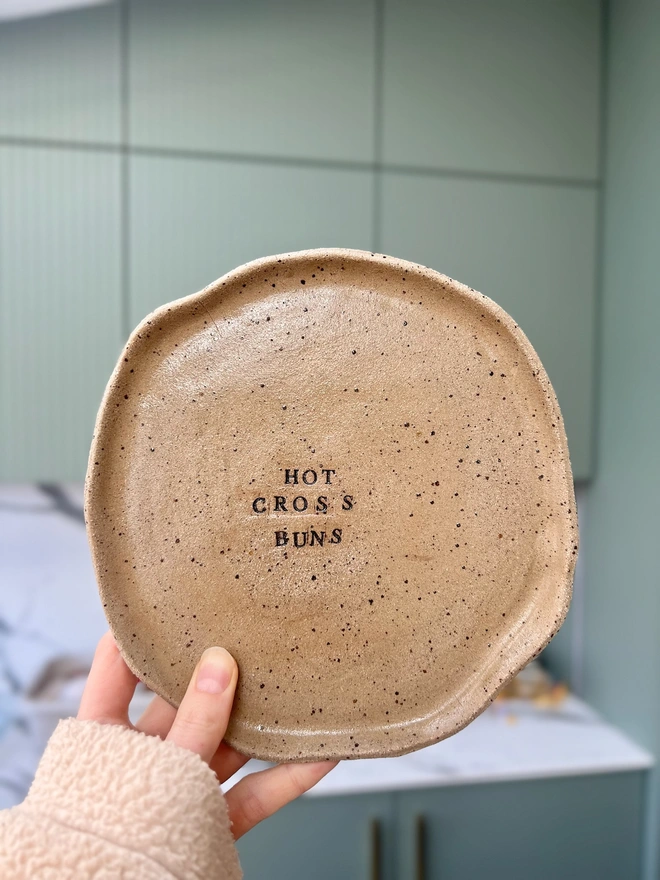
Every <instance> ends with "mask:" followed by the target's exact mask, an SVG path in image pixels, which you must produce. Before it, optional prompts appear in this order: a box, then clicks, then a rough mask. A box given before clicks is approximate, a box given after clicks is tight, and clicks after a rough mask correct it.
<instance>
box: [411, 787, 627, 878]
mask: <svg viewBox="0 0 660 880" xmlns="http://www.w3.org/2000/svg"><path fill="white" fill-rule="evenodd" d="M395 797H396V799H397V821H398V835H399V837H398V839H399V851H398V876H399V877H400V878H415V880H482V878H483V880H639V877H640V871H641V835H642V801H643V774H642V773H612V774H608V775H603V776H579V777H571V778H565V779H546V780H533V781H526V782H511V783H506V784H495V783H494V784H489V785H463V786H451V787H447V788H442V789H434V790H426V791H416V792H406V793H405V794H398V795H395Z"/></svg>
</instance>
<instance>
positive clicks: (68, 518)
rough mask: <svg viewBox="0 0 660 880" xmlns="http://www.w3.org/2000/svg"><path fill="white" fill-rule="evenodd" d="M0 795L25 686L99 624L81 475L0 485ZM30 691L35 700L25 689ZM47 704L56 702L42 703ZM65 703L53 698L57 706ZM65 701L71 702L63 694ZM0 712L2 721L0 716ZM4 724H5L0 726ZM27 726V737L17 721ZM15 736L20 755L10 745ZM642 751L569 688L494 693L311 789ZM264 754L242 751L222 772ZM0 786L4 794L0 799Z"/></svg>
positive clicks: (23, 780) (646, 757) (523, 771)
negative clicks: (62, 482) (401, 747)
mask: <svg viewBox="0 0 660 880" xmlns="http://www.w3.org/2000/svg"><path fill="white" fill-rule="evenodd" d="M0 543H1V544H2V547H1V549H0V709H2V710H4V711H0V806H9V805H10V804H11V803H12V802H18V801H20V800H21V799H22V796H24V793H25V791H26V790H27V786H29V782H30V779H31V774H32V773H33V772H34V768H35V766H36V762H37V760H38V756H39V752H40V749H41V748H42V747H43V742H44V741H45V739H44V737H45V736H46V735H47V730H46V727H47V723H46V721H45V720H44V719H47V718H48V717H49V715H50V716H51V717H52V723H53V725H54V724H55V723H56V720H57V719H56V716H57V712H51V711H50V710H49V708H48V707H47V706H42V710H43V711H40V710H39V707H38V706H34V707H33V708H34V710H35V712H34V713H33V714H34V715H35V716H36V717H38V719H39V721H38V723H36V722H35V720H34V718H33V723H32V724H29V723H28V724H27V725H26V724H25V723H23V725H22V726H21V725H20V724H16V723H15V719H14V720H12V719H13V718H14V716H15V715H16V713H17V712H18V713H19V714H20V713H21V712H24V711H25V706H26V705H29V703H27V704H26V701H25V700H24V699H23V698H24V695H25V693H26V692H28V691H29V689H30V687H31V686H32V685H33V684H34V682H35V680H38V678H39V676H40V674H41V672H42V670H43V668H44V666H45V665H46V664H47V663H49V662H50V661H52V660H54V659H56V658H60V657H62V656H66V657H75V658H77V659H78V660H80V661H81V662H87V663H88V662H89V660H90V659H91V655H92V652H93V648H94V645H95V644H96V641H97V640H98V638H99V637H100V635H101V634H102V633H103V631H104V630H105V629H106V628H107V625H106V623H105V618H104V616H103V611H102V608H101V603H100V602H99V599H98V593H97V589H96V584H95V580H94V573H93V570H92V566H91V561H90V557H89V549H88V546H87V539H86V535H85V529H84V523H83V518H82V487H81V486H48V487H41V488H39V487H36V486H31V485H24V486H0ZM36 702H38V701H36ZM53 708H55V707H53ZM62 708H64V707H62ZM66 709H67V710H68V711H66V712H65V713H64V714H68V713H69V712H75V705H73V706H72V705H70V704H67V705H66ZM3 721H4V725H3ZM3 726H4V736H3ZM31 729H32V730H35V731H38V733H35V736H34V738H33V741H32V742H29V741H28V739H27V735H26V734H25V733H24V732H22V731H24V730H27V731H29V730H31ZM21 743H23V745H24V749H23V752H22V757H21V755H19V752H18V751H17V748H18V747H19V746H20V745H21ZM652 765H653V757H652V756H651V755H650V754H649V753H648V752H646V751H645V750H644V749H642V748H640V747H639V746H637V745H636V744H635V743H633V742H632V741H631V740H630V739H629V738H628V737H627V736H625V735H624V734H623V733H621V732H620V731H619V730H617V729H616V728H615V727H613V726H611V725H610V724H607V723H605V722H604V721H603V720H602V719H600V718H599V717H598V716H597V715H596V713H595V712H593V710H592V709H590V708H589V707H588V706H587V705H586V704H585V703H583V702H582V701H580V700H579V699H578V698H577V697H574V696H569V697H567V698H566V699H565V700H564V701H563V702H561V703H560V704H558V705H554V706H547V707H543V706H540V705H538V704H535V703H533V702H528V701H524V700H518V701H509V700H507V701H497V702H496V703H495V704H493V705H492V706H491V707H489V708H488V709H487V710H486V712H484V713H483V714H482V715H481V716H480V717H479V718H477V719H476V720H475V721H473V722H472V724H470V725H469V726H468V727H466V728H465V729H464V730H462V731H461V732H460V733H458V734H456V735H455V736H453V737H451V738H450V739H447V740H444V741H443V742H441V743H437V744H436V745H434V746H429V747H428V748H426V749H422V750H421V751H419V752H414V753H412V754H410V755H404V756H402V757H400V758H385V759H369V760H364V759H363V760H354V761H345V762H343V763H341V764H340V765H339V766H338V767H337V768H336V769H335V770H333V771H332V773H330V774H329V775H328V776H327V777H325V778H324V779H323V780H322V781H321V782H320V783H319V785H318V786H316V788H315V789H313V791H312V792H310V795H309V796H311V797H318V796H323V795H342V794H357V793H361V792H369V791H391V790H395V789H411V788H423V787H434V786H445V785H462V784H473V783H484V782H503V781H511V780H518V779H539V778H547V777H557V776H572V775H581V774H597V773H615V772H625V771H636V770H646V769H648V768H649V767H651V766H652ZM264 766H267V765H264V764H261V763H260V762H257V761H250V762H249V763H248V764H247V765H246V767H245V768H244V769H243V770H242V771H241V772H240V773H239V774H237V775H236V776H235V777H234V778H233V780H231V781H230V782H232V783H233V782H234V781H236V780H237V779H239V778H241V777H242V776H244V775H245V774H246V773H248V772H251V771H254V770H258V769H260V768H261V767H264ZM3 790H4V793H5V797H4V799H3V796H2V795H3Z"/></svg>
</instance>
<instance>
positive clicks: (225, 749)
mask: <svg viewBox="0 0 660 880" xmlns="http://www.w3.org/2000/svg"><path fill="white" fill-rule="evenodd" d="M249 760H250V759H249V758H246V757H245V755H241V753H240V752H237V751H236V749H233V748H232V747H231V746H228V745H227V743H224V742H223V743H220V745H219V746H218V751H217V752H216V753H215V755H214V756H213V757H212V758H211V760H210V761H209V767H210V768H211V770H213V772H214V773H215V775H216V776H217V777H218V782H219V783H220V784H222V783H223V782H226V781H227V780H228V779H229V778H230V777H231V776H233V775H234V773H236V771H237V770H240V769H241V767H243V766H244V765H245V764H247V762H248V761H249Z"/></svg>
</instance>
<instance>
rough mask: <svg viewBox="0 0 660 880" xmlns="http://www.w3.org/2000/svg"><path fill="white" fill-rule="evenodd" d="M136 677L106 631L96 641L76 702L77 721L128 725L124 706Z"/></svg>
mask: <svg viewBox="0 0 660 880" xmlns="http://www.w3.org/2000/svg"><path fill="white" fill-rule="evenodd" d="M137 683H138V679H137V677H136V676H135V675H133V673H132V672H131V670H130V669H129V668H128V666H127V665H126V663H124V659H123V657H122V656H121V654H120V653H119V648H118V647H117V645H116V643H115V640H114V638H113V637H112V635H111V634H110V633H109V632H108V633H106V634H105V635H104V636H103V638H102V639H101V641H100V642H99V643H98V646H97V648H96V653H95V654H94V660H93V661H92V668H91V669H90V671H89V676H88V678H87V683H86V685H85V690H84V692H83V695H82V699H81V701H80V709H79V710H78V718H79V720H80V721H100V722H101V723H103V724H122V725H125V726H129V720H128V706H129V703H130V702H131V699H132V697H133V694H134V692H135V687H136V685H137Z"/></svg>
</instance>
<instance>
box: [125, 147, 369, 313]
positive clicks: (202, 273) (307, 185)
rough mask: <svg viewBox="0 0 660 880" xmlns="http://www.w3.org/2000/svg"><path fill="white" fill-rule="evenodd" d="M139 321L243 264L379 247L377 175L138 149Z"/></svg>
mask: <svg viewBox="0 0 660 880" xmlns="http://www.w3.org/2000/svg"><path fill="white" fill-rule="evenodd" d="M130 167H131V172H130V235H131V241H130V265H131V270H130V283H131V322H132V324H136V323H137V322H138V321H139V320H141V319H142V318H143V317H144V316H145V314H147V312H150V311H152V310H153V309H154V308H156V306H159V305H161V304H162V303H166V302H169V301H170V300H172V299H176V298H178V297H181V296H187V295H188V294H190V293H195V292H196V291H198V290H201V288H202V287H205V286H206V285H207V284H210V283H211V282H212V281H215V280H216V278H219V277H220V276H221V275H223V274H224V273H225V272H228V271H229V270H230V269H234V268H235V267H236V266H239V265H241V264H242V263H245V262H247V261H248V260H254V259H257V258H258V257H264V256H267V255H270V254H277V253H284V252H288V251H295V250H302V249H306V248H316V247H353V248H362V249H371V248H372V247H373V214H372V204H373V174H372V172H369V171H353V170H336V169H324V168H309V167H302V168H296V167H291V166H287V165H279V164H262V163H256V162H226V161H218V160H208V161H205V160H201V159H184V158H156V157H148V156H134V157H132V158H131V166H130Z"/></svg>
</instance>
